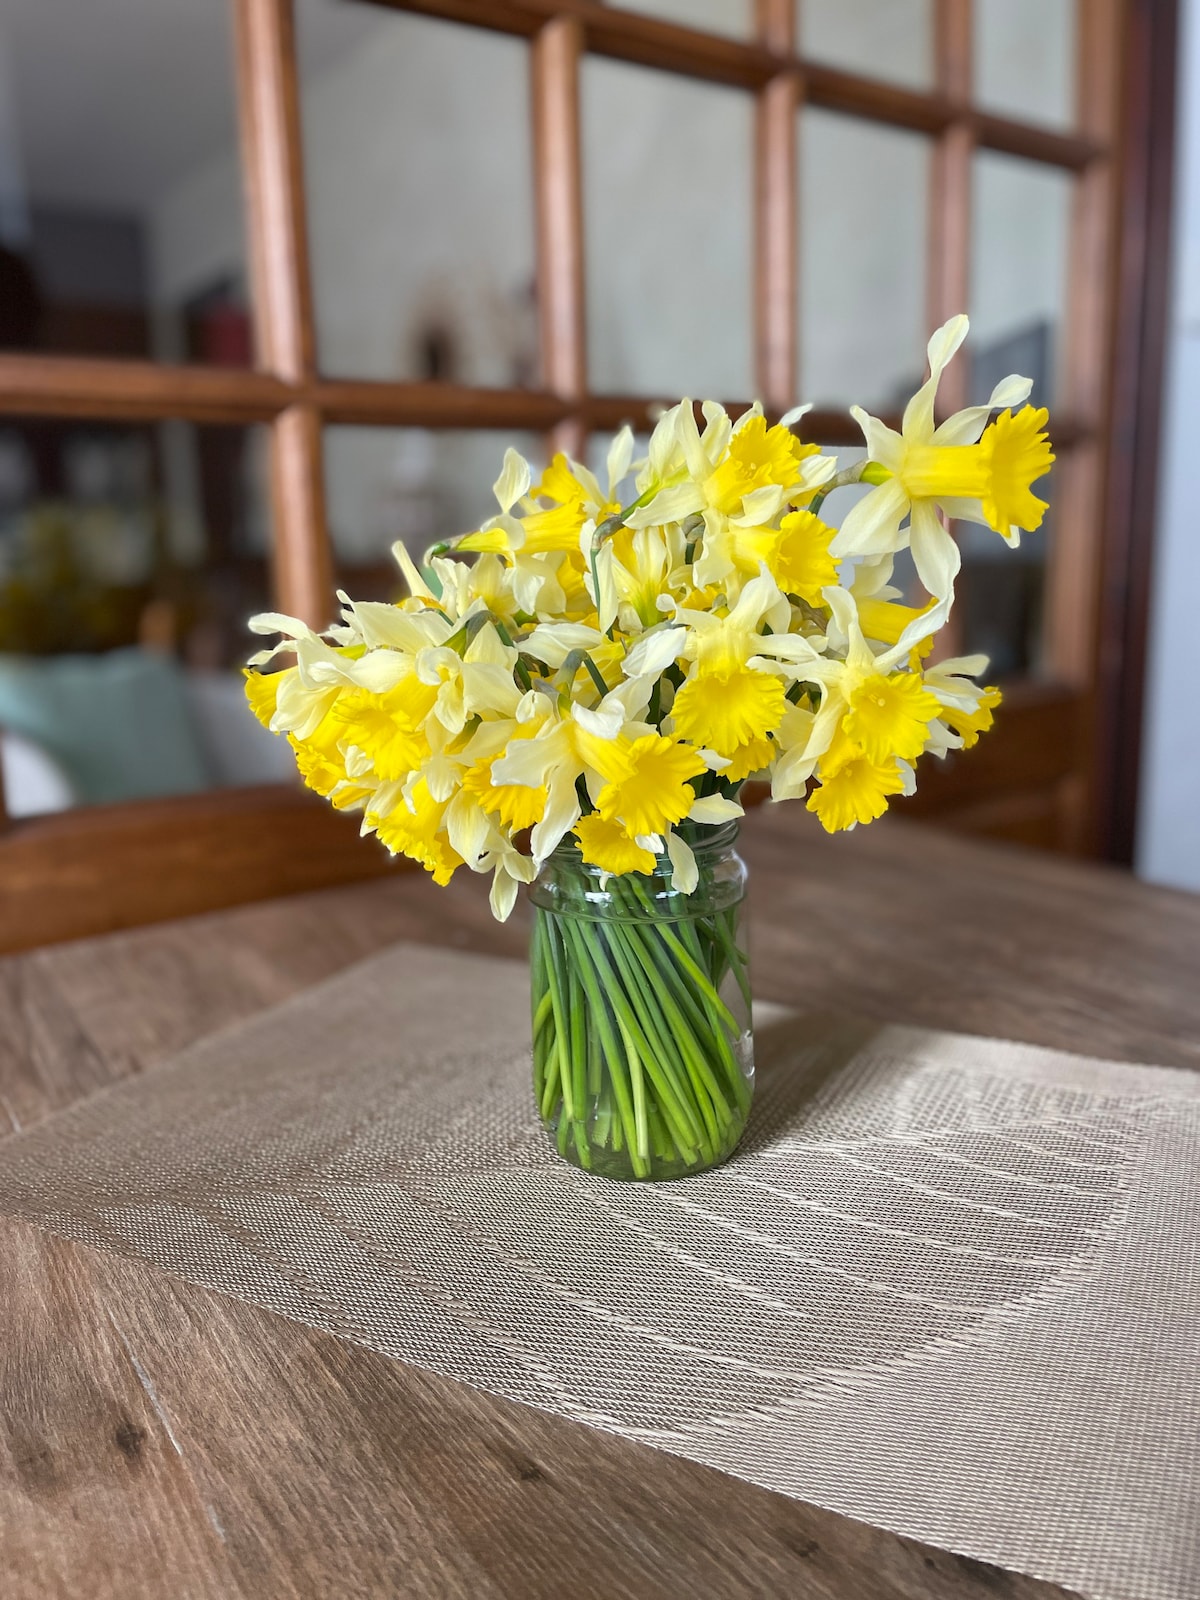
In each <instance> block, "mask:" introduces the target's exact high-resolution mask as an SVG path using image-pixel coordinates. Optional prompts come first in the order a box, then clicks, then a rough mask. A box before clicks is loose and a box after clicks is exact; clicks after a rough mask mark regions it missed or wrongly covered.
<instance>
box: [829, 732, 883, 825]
mask: <svg viewBox="0 0 1200 1600" xmlns="http://www.w3.org/2000/svg"><path fill="white" fill-rule="evenodd" d="M817 772H818V777H819V779H820V782H819V783H818V784H817V787H816V788H815V789H814V790H813V792H812V794H811V795H809V797H808V802H807V809H808V810H809V811H811V812H813V813H814V815H815V816H816V817H817V819H818V821H819V822H820V824H821V826H822V827H823V828H824V829H825V832H826V833H841V832H842V831H843V830H845V829H848V828H853V827H855V826H856V825H857V824H858V823H860V822H874V820H875V818H876V817H881V816H882V815H883V813H884V812H885V811H886V810H887V803H888V800H889V798H890V797H891V796H892V795H894V794H902V793H903V791H904V776H903V774H902V773H901V771H900V769H899V767H898V766H897V764H896V762H895V761H886V762H873V761H872V760H871V759H870V758H869V756H867V754H866V753H865V751H863V750H862V749H861V748H860V747H859V746H858V745H856V744H855V743H854V742H853V740H852V739H850V738H849V737H848V736H847V735H846V734H845V733H843V732H841V731H839V732H838V734H837V735H836V736H835V738H834V742H833V743H832V744H831V745H830V747H829V749H828V750H827V751H826V752H825V753H824V755H823V756H822V757H821V761H820V765H819V767H818V769H817Z"/></svg>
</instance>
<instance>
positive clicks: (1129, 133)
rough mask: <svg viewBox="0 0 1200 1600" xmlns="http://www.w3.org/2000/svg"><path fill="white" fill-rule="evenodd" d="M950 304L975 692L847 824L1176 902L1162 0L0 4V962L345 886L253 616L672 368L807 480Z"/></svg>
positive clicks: (1186, 690)
mask: <svg viewBox="0 0 1200 1600" xmlns="http://www.w3.org/2000/svg"><path fill="white" fill-rule="evenodd" d="M648 179H650V180H651V181H647V180H648ZM964 308H965V309H966V310H967V311H969V313H970V315H971V319H972V339H971V344H970V348H971V349H972V351H973V354H972V356H971V360H970V365H969V368H967V367H965V366H964V367H963V369H962V370H961V371H959V372H958V373H957V374H956V375H955V376H953V377H952V378H951V379H950V380H949V381H948V382H947V383H946V384H945V385H944V387H943V399H944V401H945V402H946V406H947V409H953V408H954V407H955V406H957V405H960V404H965V403H970V402H975V401H979V400H980V399H982V398H985V397H986V395H987V393H988V392H989V391H990V389H991V387H992V385H993V384H994V383H995V381H996V380H997V379H998V378H999V377H1001V376H1003V375H1004V374H1005V373H1007V372H1010V371H1014V370H1015V371H1019V372H1023V373H1026V374H1028V375H1030V376H1032V378H1033V379H1034V390H1033V399H1034V401H1035V403H1039V404H1046V405H1049V406H1050V407H1051V411H1052V422H1051V428H1052V433H1053V437H1054V443H1055V448H1056V451H1057V455H1058V462H1057V465H1056V467H1055V470H1054V477H1053V480H1052V484H1053V494H1052V496H1051V498H1052V501H1053V511H1052V514H1051V515H1050V516H1049V517H1048V518H1047V520H1046V523H1045V524H1044V526H1043V527H1042V528H1041V529H1040V530H1039V531H1038V532H1037V533H1036V534H1034V535H1030V536H1028V537H1027V538H1026V539H1025V540H1024V541H1023V542H1022V545H1021V548H1020V551H1019V553H1018V555H1017V557H1016V558H1013V557H1012V556H1011V555H1010V553H1009V552H1006V551H1005V550H1004V549H1003V548H1002V547H1001V546H1000V545H999V543H998V541H996V540H995V539H994V537H993V536H992V535H991V534H989V533H987V532H986V530H982V529H978V528H970V529H968V528H964V529H962V530H961V533H960V539H961V546H962V553H963V580H962V584H961V589H960V599H959V604H958V607H957V609H956V613H955V616H954V619H953V627H952V630H951V631H952V632H953V634H954V639H953V653H955V654H958V653H963V652H974V651H983V652H985V653H987V654H988V655H989V656H990V657H991V660H992V663H993V666H992V673H993V676H994V677H995V678H997V679H998V681H999V682H1000V683H1001V684H1002V685H1003V686H1004V688H1005V693H1006V703H1005V706H1004V709H1003V710H1002V712H1001V713H1000V716H999V718H998V722H997V731H996V733H995V734H994V735H993V736H992V738H991V739H990V740H989V741H985V743H984V745H982V746H981V747H980V748H979V749H978V750H975V751H973V752H972V753H971V756H970V758H969V759H964V760H961V761H960V760H957V759H956V758H955V757H954V756H953V755H951V757H950V758H949V759H948V760H947V761H946V762H945V764H944V766H943V767H940V768H938V769H937V770H935V771H931V772H929V773H928V774H927V775H925V776H923V781H922V787H921V792H920V795H919V797H914V798H913V799H912V800H910V801H904V802H901V803H899V804H898V805H897V808H896V809H897V810H898V811H902V812H904V813H906V814H909V815H912V816H914V817H918V818H920V819H922V820H924V821H927V822H928V823H929V824H931V825H936V826H941V827H947V828H953V829H957V830H960V831H965V832H968V833H972V834H976V835H981V836H985V837H991V838H995V839H1000V840H1006V841H1010V842H1012V843H1015V844H1018V845H1024V846H1028V847H1036V848H1040V849H1042V850H1046V851H1052V852H1064V853H1068V854H1074V855H1082V856H1089V857H1092V858H1096V859H1099V860H1105V861H1109V862H1112V863H1115V864H1117V865H1120V866H1124V867H1133V868H1135V869H1136V870H1138V871H1140V872H1141V873H1143V874H1144V875H1146V876H1149V877H1151V878H1152V879H1154V880H1155V881H1158V882H1161V883H1164V884H1171V885H1175V886H1177V887H1180V888H1190V889H1200V829H1198V828H1197V825H1196V818H1197V817H1198V816H1200V713H1198V712H1197V710H1196V700H1195V696H1194V693H1193V691H1192V687H1191V677H1192V672H1191V663H1190V644H1191V636H1192V632H1193V624H1192V621H1191V616H1190V611H1191V606H1192V604H1193V599H1192V597H1193V596H1194V595H1195V594H1196V593H1197V592H1198V590H1200V540H1198V539H1197V535H1196V528H1195V516H1194V513H1193V510H1192V491H1191V482H1190V470H1191V457H1192V449H1193V446H1192V437H1193V431H1194V428H1195V427H1196V425H1197V424H1198V423H1200V0H1180V3H1179V5H1178V7H1177V6H1176V4H1175V0H757V4H756V0H640V3H638V0H626V4H625V7H624V8H621V9H619V8H617V7H615V6H609V5H603V4H600V0H563V3H561V4H555V3H553V0H411V3H404V0H379V3H376V0H294V4H293V3H292V0H0V347H2V348H0V774H2V778H3V796H4V816H5V818H6V821H5V822H4V825H3V826H4V831H3V832H2V833H0V899H7V902H8V904H7V912H6V916H5V918H4V920H3V927H2V928H0V946H2V947H4V948H14V947H16V946H17V945H19V944H21V943H24V942H31V941H33V940H35V939H36V938H60V937H69V936H72V935H74V934H79V933H87V932H93V931H99V930H100V929H101V928H103V927H107V926H114V925H120V924H121V923H123V922H131V921H139V920H147V919H149V918H153V917H160V916H171V915H175V914H179V913H182V912H186V911H189V910H198V909H204V908H206V907H210V906H215V905H222V904H229V903H233V902H234V901H236V900H239V899H248V898H253V897H255V896H258V895H263V894H269V893H274V892H280V891H283V890H286V889H293V888H301V887H314V886H317V885H319V884H322V883H328V882H335V881H339V880H340V879H342V878H347V877H351V876H363V875H365V874H369V873H373V872H375V871H378V870H382V868H383V866H384V865H385V862H384V858H383V856H382V852H378V851H375V850H372V849H368V848H366V847H362V846H359V845H358V844H357V842H356V840H355V827H354V825H353V822H352V821H350V820H349V819H346V818H344V817H339V816H335V815H332V814H329V813H327V812H326V811H325V810H324V809H322V808H319V807H318V806H316V805H309V804H308V803H307V801H306V799H305V797H303V796H301V795H299V794H298V793H296V790H295V778H294V769H293V764H292V760H291V754H290V752H289V751H288V749H287V747H286V745H285V744H284V743H283V742H282V741H276V740H273V739H272V738H271V737H270V736H269V735H267V734H265V733H264V732H263V730H262V729H261V728H259V727H258V725H257V724H256V723H255V722H254V721H253V719H251V718H250V717H249V716H248V715H247V714H246V712H245V708H244V702H243V697H242V690H241V678H240V671H239V664H240V663H241V662H242V661H243V660H244V659H245V657H246V655H247V654H248V652H249V649H250V648H251V641H249V640H248V637H247V634H246V630H245V622H246V618H247V617H248V616H249V615H250V614H251V613H252V612H255V611H260V610H265V609H279V610H284V611H288V612H291V613H294V614H298V615H301V616H303V617H305V619H306V620H307V621H309V622H310V623H312V624H314V625H323V624H324V623H326V622H328V621H329V620H331V618H332V615H333V611H334V606H335V602H334V599H333V594H334V590H335V588H336V587H341V586H344V587H345V588H347V589H349V590H351V591H352V592H353V593H354V594H355V595H356V596H359V597H363V598H379V599H386V598H392V597H394V596H395V595H396V594H397V592H398V579H397V573H396V569H395V565H394V563H393V561H392V559H391V556H390V549H391V546H392V544H393V542H394V541H395V540H397V539H400V540H403V541H404V543H405V544H406V545H408V546H409V548H410V549H412V550H413V551H415V552H418V553H419V552H420V551H421V550H422V549H424V548H425V546H426V545H428V544H429V543H430V542H432V541H433V540H434V539H435V538H439V537H444V536H448V535H453V534H456V533H460V532H464V531H466V530H468V529H469V528H470V527H472V526H474V525H475V524H476V523H477V522H478V521H479V520H480V519H481V518H482V517H484V516H485V515H487V514H488V513H489V509H490V508H491V506H492V497H491V484H492V482H493V480H494V478H495V476H496V473H497V471H498V468H499V464H500V460H501V457H502V455H503V451H504V448H505V446H506V445H507V444H510V443H512V444H515V445H516V446H517V447H518V448H519V449H521V450H522V451H523V452H524V453H526V454H527V455H529V456H530V457H531V459H533V460H534V461H535V462H545V461H546V460H547V459H548V456H549V454H550V453H552V452H553V451H554V450H556V449H560V448H566V449H569V450H571V451H572V452H577V453H582V454H583V455H584V456H585V457H586V456H587V454H588V452H589V449H590V447H591V436H592V434H593V433H595V434H602V433H604V432H611V431H613V430H614V429H615V428H616V427H617V426H619V425H620V424H621V423H623V422H625V421H629V422H631V423H632V424H633V425H634V427H635V429H636V430H637V431H638V432H639V433H642V434H644V433H645V432H646V430H647V429H648V427H649V426H650V424H651V422H652V419H653V417H654V416H655V415H656V408H657V407H658V406H659V405H661V403H663V402H666V401H671V400H674V399H676V398H678V397H679V396H680V395H681V394H688V395H693V396H696V397H698V398H699V397H704V396H712V397H714V398H717V399H720V400H722V401H725V402H726V403H731V404H736V403H743V404H744V403H745V402H748V401H749V400H751V399H754V398H755V397H758V398H761V399H762V400H763V402H764V403H765V405H766V407H767V409H768V411H769V412H773V413H775V414H779V413H781V412H782V411H784V410H786V409H787V408H788V406H790V405H791V404H792V403H793V402H794V401H795V400H797V399H804V400H811V401H813V402H814V404H815V408H816V409H815V411H814V412H813V413H812V415H811V416H810V417H809V418H808V419H806V421H805V424H804V425H803V426H804V428H805V429H806V430H807V434H806V436H807V437H811V438H814V439H817V440H819V441H823V442H827V443H829V444H830V445H837V446H840V447H842V448H843V449H844V452H845V455H846V458H847V459H848V460H852V459H854V458H855V455H856V453H857V454H859V455H861V448H860V446H861V439H860V436H859V435H858V432H857V429H856V428H855V427H854V425H853V423H851V422H850V421H849V419H848V418H847V416H846V407H847V405H848V404H849V403H851V402H858V403H860V404H862V405H864V406H866V407H867V408H868V409H869V410H871V411H873V412H877V413H880V414H883V415H885V416H893V415H894V414H895V413H896V411H897V409H898V407H899V406H900V404H902V401H903V398H904V396H905V395H906V394H908V393H911V391H912V390H913V388H914V387H915V386H916V385H917V384H918V383H919V382H920V381H921V378H922V376H923V366H924V348H925V342H926V339H927V338H928V335H929V333H930V331H931V330H932V329H933V328H934V327H935V326H937V325H938V324H939V323H940V322H942V321H943V320H944V319H945V318H946V317H947V316H949V315H951V314H952V313H954V312H955V311H958V310H960V309H964ZM929 765H932V764H929Z"/></svg>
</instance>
